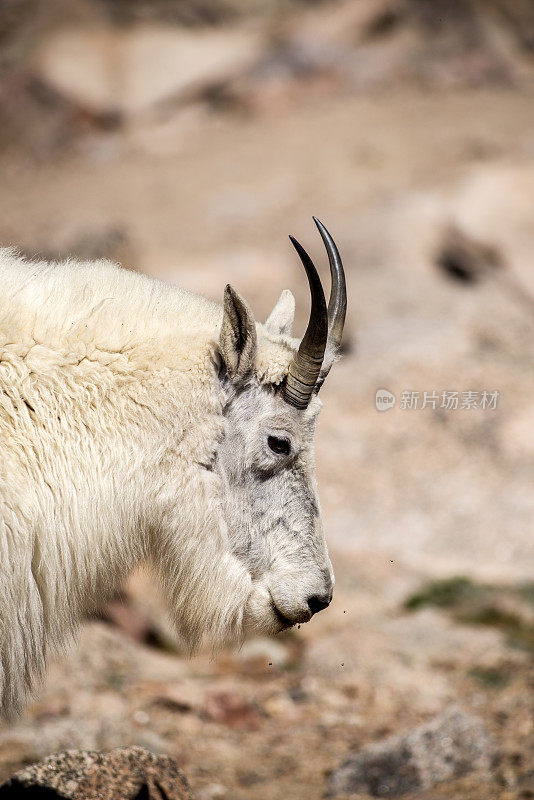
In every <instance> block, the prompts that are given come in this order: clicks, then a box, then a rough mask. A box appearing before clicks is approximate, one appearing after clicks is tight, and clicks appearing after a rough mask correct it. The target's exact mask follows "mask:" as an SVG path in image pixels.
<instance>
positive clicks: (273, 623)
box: [243, 584, 291, 639]
mask: <svg viewBox="0 0 534 800" xmlns="http://www.w3.org/2000/svg"><path fill="white" fill-rule="evenodd" d="M289 627H291V623H290V622H289V620H286V619H285V618H283V617H282V616H281V615H280V614H279V613H277V611H276V608H275V606H274V604H273V600H272V597H271V593H270V592H269V590H268V589H267V588H266V587H264V586H261V585H259V584H257V585H255V586H254V588H253V589H252V591H251V593H250V594H249V596H248V600H247V605H246V608H245V613H244V616H243V631H244V634H245V637H246V638H247V639H248V638H250V637H252V636H271V635H273V634H275V633H280V632H281V631H283V630H286V628H289Z"/></svg>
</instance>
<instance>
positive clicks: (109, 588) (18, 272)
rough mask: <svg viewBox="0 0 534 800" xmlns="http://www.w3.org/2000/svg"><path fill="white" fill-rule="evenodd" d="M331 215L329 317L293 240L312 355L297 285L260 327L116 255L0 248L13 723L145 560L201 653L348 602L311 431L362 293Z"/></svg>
mask: <svg viewBox="0 0 534 800" xmlns="http://www.w3.org/2000/svg"><path fill="white" fill-rule="evenodd" d="M315 221H316V224H317V226H318V228H319V231H320V233H321V236H322V238H323V241H324V243H325V246H326V249H327V252H328V257H329V262H330V270H331V276H332V289H331V296H330V302H329V306H328V309H327V306H326V302H325V298H324V294H323V290H322V287H321V282H320V279H319V276H318V274H317V272H316V270H315V267H314V265H313V263H312V261H311V259H310V257H309V256H308V255H307V253H306V252H305V251H304V250H303V248H302V247H301V246H300V245H299V243H298V242H296V241H295V240H293V239H292V241H293V244H294V246H295V248H296V249H297V252H298V254H299V256H300V258H301V260H302V263H303V265H304V267H305V270H306V273H307V277H308V281H309V285H310V291H311V313H310V320H309V323H308V327H307V330H306V333H305V335H304V338H303V339H302V341H301V343H300V345H299V344H298V342H296V341H295V340H294V339H292V338H290V333H291V325H292V321H293V315H294V300H293V296H292V295H291V293H290V292H288V291H284V292H283V293H282V295H281V297H280V300H279V301H278V303H277V305H276V306H275V308H274V310H273V312H272V313H271V315H270V317H269V319H268V320H267V322H266V323H265V325H261V324H257V323H255V321H254V318H253V316H252V313H251V311H250V309H249V307H248V305H247V303H246V302H245V301H244V300H243V298H242V297H240V295H239V294H238V293H237V292H236V291H235V290H234V289H232V288H231V287H230V286H227V287H226V290H225V293H224V304H223V307H222V308H221V307H220V306H219V305H216V304H214V303H211V302H209V301H208V300H206V299H204V298H202V297H198V296H195V295H193V294H189V293H187V292H184V291H181V290H179V289H176V288H174V287H172V286H170V285H167V284H165V283H162V282H158V281H155V280H153V279H151V278H148V277H146V276H142V275H140V274H136V273H134V272H129V271H127V270H124V269H122V268H121V267H119V266H117V265H114V264H111V263H108V262H105V261H99V262H96V263H75V262H72V261H67V262H65V263H53V264H51V263H46V262H27V261H25V260H24V259H23V258H22V257H20V256H18V255H17V254H16V253H15V252H14V251H13V250H6V249H4V250H0V279H1V285H2V295H1V298H0V636H1V641H0V696H1V705H0V709H1V711H2V712H3V714H5V715H10V714H13V713H15V712H17V711H18V710H19V709H20V708H21V706H22V704H23V702H24V700H25V698H26V697H27V696H28V693H29V692H30V691H31V690H32V688H33V686H34V684H35V682H36V680H37V679H38V678H39V677H41V676H42V674H43V672H44V668H45V662H46V656H47V653H48V651H49V650H57V649H58V648H60V647H61V646H62V645H63V644H65V642H66V641H67V640H68V639H69V637H70V636H72V634H73V632H74V631H75V629H76V625H77V623H78V622H79V621H80V620H81V619H82V618H83V617H84V616H85V615H87V614H88V613H90V612H91V611H93V610H94V609H95V608H97V607H98V606H99V605H100V604H102V603H103V602H104V601H105V600H106V599H107V598H109V597H110V596H111V595H112V594H113V593H114V592H115V591H116V590H117V589H118V588H119V586H120V584H121V582H122V581H123V580H124V578H125V576H126V575H127V574H128V573H129V572H130V571H131V570H132V569H133V568H134V567H135V566H136V565H138V564H140V563H142V562H146V563H148V564H149V565H150V566H151V567H152V569H153V570H154V574H155V575H156V576H157V578H158V580H159V581H160V583H161V585H162V588H163V591H164V593H165V596H166V599H167V602H168V606H169V610H170V613H171V615H172V617H173V620H174V623H175V625H176V627H177V630H178V631H179V632H180V633H181V634H182V635H183V636H184V638H185V640H186V641H187V642H188V644H189V646H190V648H191V650H192V651H193V650H195V649H196V648H198V646H199V645H200V644H201V642H202V641H203V640H204V639H205V640H207V641H208V642H211V645H212V646H213V647H218V646H221V645H223V644H225V643H228V642H236V641H237V642H239V641H241V640H242V639H243V637H244V636H245V635H247V634H248V633H264V634H270V633H275V632H278V631H280V630H282V629H284V628H287V627H289V626H291V625H294V624H295V623H298V622H306V621H307V620H309V619H310V618H311V616H312V615H313V614H314V613H315V612H317V611H320V610H321V609H322V608H325V607H326V606H327V605H328V604H329V603H330V600H331V597H332V588H333V573H332V566H331V563H330V560H329V558H328V552H327V548H326V544H325V540H324V536H323V531H322V526H321V520H320V514H319V504H318V500H317V494H316V486H315V478H314V463H313V434H314V426H315V421H316V418H317V414H318V411H319V408H320V405H321V402H320V400H318V398H317V392H318V390H319V388H320V386H321V384H322V383H323V381H324V379H325V377H326V375H327V374H328V371H329V369H330V367H331V365H332V362H333V360H334V358H335V355H336V351H337V349H338V346H339V342H340V340H341V333H342V329H343V323H344V318H345V309H346V292H345V278H344V273H343V267H342V264H341V259H340V257H339V253H338V251H337V249H336V246H335V244H334V242H333V240H332V238H331V237H330V235H329V234H328V232H327V231H326V229H325V228H324V226H323V225H322V224H321V223H320V222H319V221H318V220H315Z"/></svg>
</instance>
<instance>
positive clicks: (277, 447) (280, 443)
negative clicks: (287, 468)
mask: <svg viewBox="0 0 534 800" xmlns="http://www.w3.org/2000/svg"><path fill="white" fill-rule="evenodd" d="M267 444H268V445H269V447H270V448H271V450H272V451H273V453H278V455H281V456H288V455H289V453H290V451H291V445H290V443H289V439H279V438H278V437H277V436H269V437H268V438H267Z"/></svg>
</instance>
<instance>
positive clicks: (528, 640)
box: [404, 575, 534, 652]
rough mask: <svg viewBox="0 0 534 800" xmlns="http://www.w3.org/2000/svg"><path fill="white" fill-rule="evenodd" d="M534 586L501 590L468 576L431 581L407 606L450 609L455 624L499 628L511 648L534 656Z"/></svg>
mask: <svg viewBox="0 0 534 800" xmlns="http://www.w3.org/2000/svg"><path fill="white" fill-rule="evenodd" d="M533 605H534V583H520V584H517V585H511V586H499V585H491V584H485V583H476V582H475V581H473V580H471V579H470V578H466V577H465V576H458V575H457V576H454V577H451V578H446V579H444V580H437V581H430V582H429V583H427V584H426V585H424V586H423V587H422V588H421V589H420V590H419V591H417V592H414V593H413V594H411V595H410V596H409V597H407V599H406V600H405V602H404V608H405V609H406V610H408V611H417V610H418V609H421V608H443V609H447V610H448V611H449V612H450V613H452V616H453V618H454V619H455V620H457V621H458V622H462V623H465V624H470V625H484V626H486V627H491V628H497V629H498V630H500V631H502V633H503V634H504V635H505V636H506V638H507V641H508V643H509V644H510V645H512V646H515V647H521V648H523V649H526V650H528V651H531V652H534V615H533V614H532V606H533Z"/></svg>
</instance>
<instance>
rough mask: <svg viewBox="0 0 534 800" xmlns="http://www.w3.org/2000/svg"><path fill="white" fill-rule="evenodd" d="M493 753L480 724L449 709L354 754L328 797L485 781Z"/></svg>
mask: <svg viewBox="0 0 534 800" xmlns="http://www.w3.org/2000/svg"><path fill="white" fill-rule="evenodd" d="M495 757H496V749H495V745H494V743H493V742H492V740H491V739H490V737H489V735H488V733H487V731H486V728H485V726H484V724H483V723H482V722H481V720H479V719H477V718H476V717H471V716H468V715H466V714H463V713H462V712H461V711H458V710H456V709H453V710H451V711H449V712H447V713H445V714H443V715H441V716H439V717H436V718H435V719H433V720H432V721H431V722H429V723H427V724H425V725H421V726H419V727H418V728H415V729H414V730H413V731H412V732H411V733H408V734H405V735H400V736H393V737H391V738H389V739H386V740H385V741H383V742H379V743H377V744H374V745H370V746H369V747H366V748H365V749H364V750H361V751H360V752H357V753H353V754H352V755H351V756H350V757H349V758H348V759H347V760H346V761H345V763H344V764H342V765H341V766H340V767H338V768H337V769H336V770H334V771H333V772H332V773H331V775H330V777H329V780H328V786H327V792H326V796H327V797H336V796H338V795H347V794H348V795H351V794H358V793H361V794H368V795H371V796H372V797H400V796H401V795H403V794H407V793H408V792H418V791H424V790H427V789H429V788H430V787H431V786H433V785H434V784H436V783H439V782H441V781H447V780H452V779H453V778H459V777H463V776H464V775H468V774H470V773H472V772H477V773H480V774H482V775H483V776H484V777H485V778H489V777H490V775H491V770H492V767H493V765H494V762H495Z"/></svg>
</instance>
